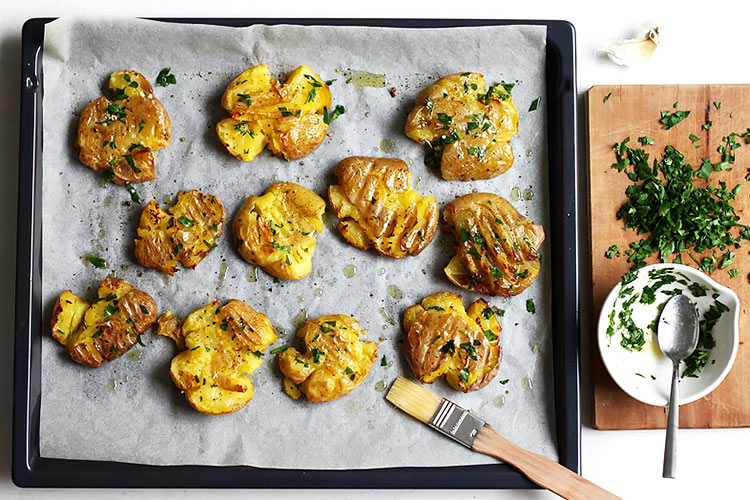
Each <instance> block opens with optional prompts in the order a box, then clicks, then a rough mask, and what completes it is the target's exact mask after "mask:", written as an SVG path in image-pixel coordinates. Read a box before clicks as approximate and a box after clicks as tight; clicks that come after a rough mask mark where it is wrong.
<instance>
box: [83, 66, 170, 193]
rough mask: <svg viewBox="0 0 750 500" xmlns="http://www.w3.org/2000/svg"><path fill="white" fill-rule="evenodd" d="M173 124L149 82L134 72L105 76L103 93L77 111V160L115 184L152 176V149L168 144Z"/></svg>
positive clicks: (149, 178)
mask: <svg viewBox="0 0 750 500" xmlns="http://www.w3.org/2000/svg"><path fill="white" fill-rule="evenodd" d="M171 129H172V123H171V121H170V119H169V115H168V114H167V110H166V109H165V108H164V105H163V104H162V103H161V102H159V100H158V99H157V98H156V97H155V96H154V91H153V89H152V87H151V84H150V83H149V82H148V80H146V77H144V76H143V75H142V74H140V73H138V72H137V71H117V72H115V73H112V75H111V76H110V77H109V83H108V86H107V91H106V92H105V96H104V97H99V98H98V99H95V100H94V101H92V102H91V103H90V104H89V105H88V106H86V109H84V110H83V113H81V118H80V120H79V122H78V134H77V137H76V146H77V147H78V150H79V159H80V160H81V163H83V164H84V165H87V166H89V167H91V168H92V169H94V170H96V171H99V170H103V171H104V172H105V174H104V175H105V177H106V178H107V179H108V180H111V181H112V182H115V183H117V184H128V183H131V182H143V181H148V180H151V179H153V178H154V177H155V172H154V155H153V152H154V151H156V150H159V149H162V148H166V147H167V146H169V138H170V136H171Z"/></svg>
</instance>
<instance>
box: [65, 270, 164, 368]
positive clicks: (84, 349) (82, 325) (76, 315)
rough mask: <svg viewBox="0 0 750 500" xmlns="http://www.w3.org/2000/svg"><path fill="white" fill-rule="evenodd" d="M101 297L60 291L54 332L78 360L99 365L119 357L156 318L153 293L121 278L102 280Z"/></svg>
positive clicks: (99, 292)
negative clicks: (92, 300)
mask: <svg viewBox="0 0 750 500" xmlns="http://www.w3.org/2000/svg"><path fill="white" fill-rule="evenodd" d="M97 295H98V296H99V300H98V301H97V302H95V303H93V304H89V303H88V302H86V301H85V300H83V299H82V298H80V297H79V296H77V295H76V294H74V293H73V292H71V291H70V290H66V291H64V292H63V293H61V294H60V297H59V298H58V299H57V302H55V307H54V309H53V311H52V322H51V325H52V336H53V337H54V338H55V340H57V341H58V342H60V343H61V344H62V345H64V346H65V348H66V349H67V350H68V354H70V357H71V358H73V360H74V361H75V362H76V363H80V364H82V365H86V366H91V367H93V368H97V367H99V366H101V365H102V363H104V361H112V360H113V359H116V358H119V357H120V356H122V355H123V354H125V353H126V352H128V350H130V348H131V347H133V346H134V345H135V344H136V342H138V343H141V339H140V336H141V335H142V334H143V332H145V331H146V330H148V329H149V328H150V327H151V325H152V324H153V323H154V321H156V303H155V302H154V299H152V298H151V296H150V295H149V294H147V293H146V292H143V291H141V290H138V289H137V288H134V287H133V285H131V284H130V283H128V282H127V281H125V280H121V279H119V278H113V277H109V278H107V279H105V280H104V281H102V282H101V283H100V284H99V291H98V292H97Z"/></svg>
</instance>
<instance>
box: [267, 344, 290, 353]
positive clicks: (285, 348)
mask: <svg viewBox="0 0 750 500" xmlns="http://www.w3.org/2000/svg"><path fill="white" fill-rule="evenodd" d="M287 349H289V345H287V344H284V345H283V346H281V347H277V348H276V349H272V350H271V354H278V353H280V352H284V351H286V350H287Z"/></svg>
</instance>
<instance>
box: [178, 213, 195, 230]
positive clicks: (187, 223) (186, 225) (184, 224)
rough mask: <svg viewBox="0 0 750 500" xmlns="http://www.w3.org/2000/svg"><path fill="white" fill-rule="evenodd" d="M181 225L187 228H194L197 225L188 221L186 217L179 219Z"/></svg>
mask: <svg viewBox="0 0 750 500" xmlns="http://www.w3.org/2000/svg"><path fill="white" fill-rule="evenodd" d="M177 220H178V221H179V222H180V224H182V225H183V226H185V227H193V226H194V225H195V221H193V220H190V219H188V218H187V217H185V216H184V215H183V216H181V217H180V218H178V219H177Z"/></svg>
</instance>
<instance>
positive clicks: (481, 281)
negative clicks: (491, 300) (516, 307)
mask: <svg viewBox="0 0 750 500" xmlns="http://www.w3.org/2000/svg"><path fill="white" fill-rule="evenodd" d="M443 217H445V221H446V222H447V223H448V230H449V231H450V232H452V233H453V235H454V236H455V237H456V255H455V256H454V257H453V258H452V259H451V261H450V262H449V263H448V265H447V266H446V267H445V269H444V270H445V274H446V276H448V279H449V280H450V281H451V282H452V283H453V284H455V285H456V286H459V287H461V288H464V289H466V290H469V291H471V292H475V293H481V294H485V295H502V296H504V297H508V296H511V295H518V294H519V293H521V292H522V291H524V290H525V289H526V288H528V287H529V285H531V283H533V282H534V280H535V279H536V277H537V275H538V274H539V266H540V258H539V252H538V251H537V249H538V248H539V246H540V245H541V244H542V241H544V229H543V228H542V226H539V225H536V224H534V223H532V222H531V221H529V220H528V219H526V218H525V217H524V216H522V215H521V214H519V213H518V211H516V209H515V208H513V205H511V204H510V203H509V202H508V201H507V200H505V199H504V198H502V197H500V196H498V195H496V194H489V193H474V194H467V195H465V196H461V197H459V198H456V199H455V200H453V201H452V202H450V203H449V204H448V205H446V207H445V209H444V210H443Z"/></svg>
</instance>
